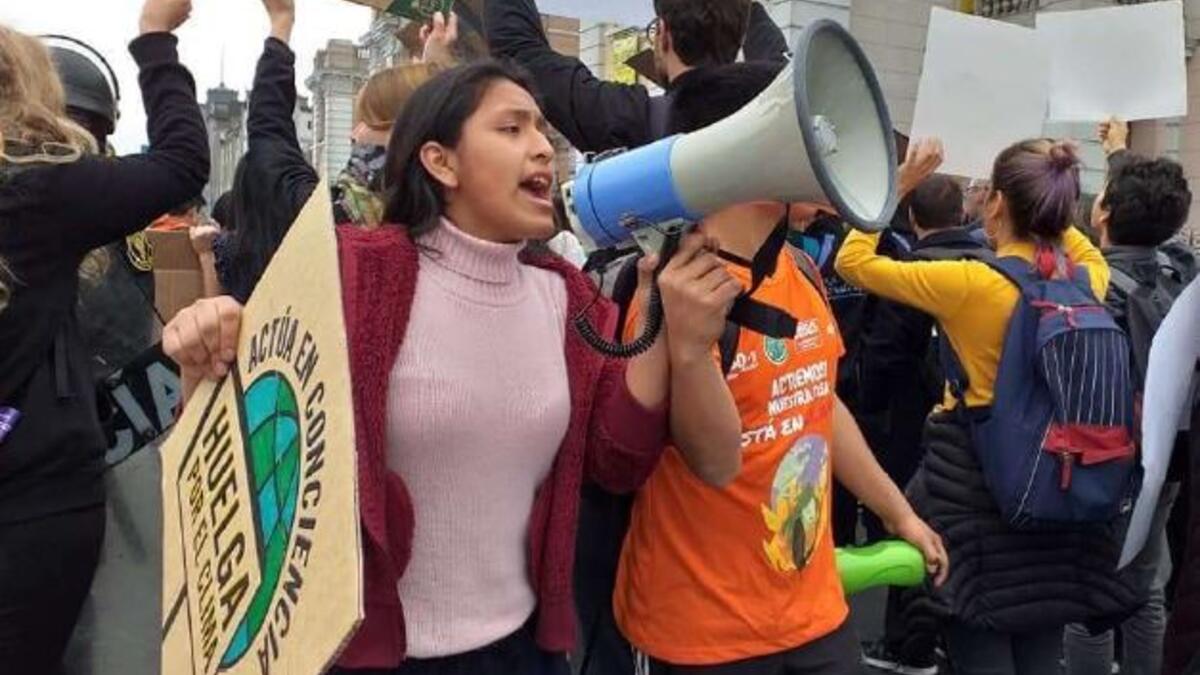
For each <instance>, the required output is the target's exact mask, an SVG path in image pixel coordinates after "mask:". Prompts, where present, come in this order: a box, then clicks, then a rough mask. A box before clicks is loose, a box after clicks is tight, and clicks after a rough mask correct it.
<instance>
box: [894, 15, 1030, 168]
mask: <svg viewBox="0 0 1200 675" xmlns="http://www.w3.org/2000/svg"><path fill="white" fill-rule="evenodd" d="M1046 60H1047V53H1046V50H1045V47H1044V46H1043V44H1042V42H1041V41H1040V40H1039V39H1038V37H1037V33H1036V32H1034V31H1033V30H1031V29H1029V28H1023V27H1021V26H1015V25H1012V24H1009V23H1004V22H1002V21H994V20H991V19H985V18H982V17H976V16H971V15H969V14H961V13H959V12H952V11H949V10H945V9H942V8H934V10H933V12H932V14H931V15H930V17H929V35H928V40H927V42H926V46H925V65H924V68H923V69H922V73H921V83H920V86H919V88H918V90H917V107H916V111H915V113H914V115H913V127H912V134H911V136H912V138H914V139H916V138H926V137H929V136H937V137H938V138H941V139H942V141H943V142H944V143H945V145H946V162H945V164H944V165H943V166H942V169H941V171H942V172H943V173H948V174H952V175H959V176H970V177H972V178H985V177H988V176H990V175H991V172H992V163H993V162H994V161H995V159H996V155H997V154H999V153H1000V151H1001V150H1003V149H1004V148H1006V147H1008V146H1009V145H1011V144H1012V143H1015V142H1016V141H1019V140H1022V139H1025V138H1033V137H1037V136H1040V135H1041V134H1042V124H1043V122H1044V120H1045V118H1046V101H1047V99H1048V97H1049V90H1048V86H1049V85H1048V83H1049V79H1048V72H1047V68H1046Z"/></svg>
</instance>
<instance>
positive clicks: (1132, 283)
mask: <svg viewBox="0 0 1200 675" xmlns="http://www.w3.org/2000/svg"><path fill="white" fill-rule="evenodd" d="M1108 270H1109V272H1110V275H1109V283H1111V284H1112V285H1113V286H1116V287H1117V290H1119V291H1121V292H1122V293H1124V294H1125V295H1126V296H1131V295H1133V294H1134V293H1135V292H1136V291H1137V289H1138V288H1140V287H1141V285H1142V284H1141V283H1139V282H1138V280H1137V279H1134V278H1133V277H1132V276H1131V275H1129V274H1128V273H1127V272H1125V270H1123V269H1121V268H1119V267H1117V266H1115V265H1112V266H1109V268H1108Z"/></svg>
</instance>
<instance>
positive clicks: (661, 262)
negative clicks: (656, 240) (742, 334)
mask: <svg viewBox="0 0 1200 675" xmlns="http://www.w3.org/2000/svg"><path fill="white" fill-rule="evenodd" d="M682 237H683V234H682V233H680V232H673V233H671V234H668V235H666V237H665V238H664V239H663V244H662V249H661V250H660V251H659V254H658V266H657V267H655V268H654V283H652V284H651V285H650V297H649V298H648V300H647V303H646V316H645V321H644V325H643V328H642V334H641V335H640V336H638V338H637V339H636V340H634V341H633V342H626V343H620V342H612V341H611V340H607V339H605V338H604V336H602V335H600V332H599V331H597V330H596V328H595V326H593V325H592V324H591V322H590V321H588V318H587V309H585V310H583V311H582V312H580V313H579V314H578V315H577V316H576V317H575V319H574V323H575V330H577V331H579V335H580V337H582V338H583V341H584V342H586V343H588V345H589V346H591V348H592V349H595V350H596V351H598V352H600V353H601V354H604V355H605V356H609V357H612V358H615V359H631V358H633V357H635V356H640V355H642V354H645V353H646V352H647V351H649V350H650V348H651V347H653V346H654V343H655V341H657V340H658V336H659V334H660V333H661V332H662V326H663V306H662V296H661V295H660V294H659V292H658V275H659V273H660V272H662V271H663V269H664V268H665V267H666V266H667V263H668V262H670V261H671V258H673V257H674V256H675V253H676V252H677V251H678V250H679V241H680V239H681V238H682ZM589 308H590V306H589ZM623 328H624V327H623V326H617V330H618V331H619V330H623Z"/></svg>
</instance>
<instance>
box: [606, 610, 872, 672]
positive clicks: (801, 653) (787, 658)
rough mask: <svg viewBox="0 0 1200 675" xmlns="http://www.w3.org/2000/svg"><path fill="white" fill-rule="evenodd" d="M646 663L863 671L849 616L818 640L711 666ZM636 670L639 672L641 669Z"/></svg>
mask: <svg viewBox="0 0 1200 675" xmlns="http://www.w3.org/2000/svg"><path fill="white" fill-rule="evenodd" d="M648 665H649V675H857V674H858V673H862V672H863V666H862V651H861V648H860V647H859V645H858V633H857V632H856V631H855V630H854V626H853V625H852V623H851V621H850V619H846V622H845V623H843V624H842V626H841V628H838V629H837V630H835V631H833V632H832V633H830V634H829V635H826V636H825V637H823V638H821V639H819V640H815V641H813V642H810V643H808V644H806V645H803V646H800V647H797V648H795V649H789V650H788V651H786V652H779V653H778V654H769V655H767V656H759V657H757V658H753V659H746V660H744V661H734V662H732V663H722V664H718V665H715V666H675V665H671V664H669V663H664V662H662V661H658V660H655V659H653V658H651V659H649V660H648ZM638 672H639V675H641V673H642V672H645V671H643V670H639V671H638ZM606 675H607V674H606Z"/></svg>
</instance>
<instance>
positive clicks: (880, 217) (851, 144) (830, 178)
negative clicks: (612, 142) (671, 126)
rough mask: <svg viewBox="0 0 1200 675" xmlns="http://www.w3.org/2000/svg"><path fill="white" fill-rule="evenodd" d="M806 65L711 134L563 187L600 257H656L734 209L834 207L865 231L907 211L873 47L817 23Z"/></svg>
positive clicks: (799, 48) (604, 162) (622, 158)
mask: <svg viewBox="0 0 1200 675" xmlns="http://www.w3.org/2000/svg"><path fill="white" fill-rule="evenodd" d="M793 53H794V54H795V56H794V59H793V60H792V61H791V62H790V63H789V64H788V65H787V66H786V67H785V68H784V69H783V71H782V72H780V74H779V76H778V77H776V79H775V80H774V81H773V82H772V83H771V85H770V86H768V88H767V89H766V90H764V91H763V92H762V93H761V94H760V95H759V96H758V97H756V98H755V99H754V100H753V101H751V102H750V103H749V104H747V105H746V106H745V107H744V108H742V109H741V110H740V111H738V112H737V113H735V114H733V115H731V116H729V117H727V118H725V119H724V120H721V121H720V122H717V123H716V124H713V125H711V126H709V127H706V128H704V129H701V130H699V131H695V132H693V133H689V134H682V135H678V136H673V137H670V138H666V139H663V140H660V141H657V142H655V143H653V144H650V145H647V146H644V147H641V148H638V149H636V150H632V151H628V152H621V153H618V154H615V155H610V156H607V157H604V158H602V159H599V160H597V161H594V162H590V163H587V164H584V165H583V166H582V167H581V168H580V169H579V170H578V172H577V173H576V175H575V179H574V180H573V181H572V182H569V183H566V184H565V185H564V186H563V188H562V197H563V203H564V206H565V210H566V212H567V218H568V220H569V221H570V223H571V227H572V229H573V230H574V231H575V234H576V235H577V236H579V238H580V240H581V241H582V242H583V244H584V246H585V248H587V249H589V250H590V251H596V250H601V249H609V248H614V247H621V246H623V245H626V244H629V243H630V241H631V240H632V241H636V242H637V243H638V244H639V245H640V246H642V248H644V249H646V250H647V251H648V252H650V251H657V250H658V247H659V246H661V243H662V237H663V234H664V232H670V231H675V232H678V231H680V230H681V229H683V228H686V227H688V226H690V225H691V224H695V223H696V222H698V221H699V220H701V219H703V218H704V216H706V215H708V214H710V213H713V212H715V211H719V210H721V209H722V208H724V207H727V206H731V205H734V204H740V203H745V202H760V201H777V202H787V203H791V202H805V201H823V200H828V201H829V202H830V203H832V204H833V206H834V207H835V208H836V209H837V211H838V213H839V214H840V215H841V217H842V218H843V220H845V221H846V222H847V223H849V224H850V225H851V226H853V227H855V228H857V229H860V230H865V231H871V232H874V231H879V230H882V229H884V228H885V227H887V225H888V222H889V221H890V220H891V218H892V214H893V213H894V211H895V210H896V143H895V138H894V136H893V132H892V122H891V117H890V115H889V114H888V108H887V103H886V102H885V101H884V97H883V93H882V91H881V89H880V87H879V81H878V79H876V77H875V71H874V69H873V68H872V67H871V63H870V61H869V60H868V59H867V56H866V54H864V53H863V50H862V48H861V47H859V45H858V43H857V42H856V41H855V40H854V38H853V37H852V36H851V35H850V33H849V32H847V31H846V29H844V28H842V27H841V26H840V25H839V24H837V23H835V22H833V21H829V20H820V21H815V22H813V23H811V24H809V25H808V27H807V28H806V29H805V30H804V33H803V34H802V35H801V37H800V39H799V41H798V42H797V45H796V48H795V50H794V52H793Z"/></svg>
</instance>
